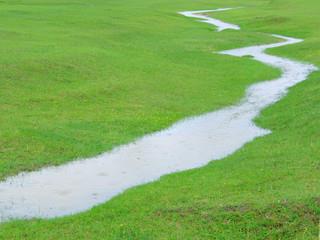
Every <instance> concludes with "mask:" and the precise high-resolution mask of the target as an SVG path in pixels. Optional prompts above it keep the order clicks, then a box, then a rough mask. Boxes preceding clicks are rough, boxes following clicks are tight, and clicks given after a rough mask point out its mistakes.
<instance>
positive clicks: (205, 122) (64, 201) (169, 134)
mask: <svg viewBox="0 0 320 240" xmlns="http://www.w3.org/2000/svg"><path fill="white" fill-rule="evenodd" d="M223 10H228V9H218V10H212V11H223ZM205 12H209V11H195V12H182V13H181V14H183V15H185V16H190V17H197V18H200V19H205V22H207V23H209V24H213V25H216V26H217V27H218V30H224V29H239V27H238V26H236V25H233V24H228V23H224V22H222V21H219V20H216V19H212V18H209V17H207V16H205V17H203V16H202V15H201V13H205ZM274 36H275V37H277V38H281V39H282V40H283V42H281V43H276V44H268V45H260V46H252V47H246V48H240V49H233V50H227V51H222V52H220V54H226V55H231V56H236V57H241V56H247V55H251V56H252V57H253V58H254V59H256V60H257V61H260V62H263V63H265V64H268V65H271V66H273V67H277V68H279V69H281V70H282V75H281V77H280V78H277V79H275V80H272V81H265V82H262V83H258V84H254V85H252V86H250V87H249V89H248V90H247V92H246V96H245V97H244V98H243V100H242V101H241V102H240V103H239V104H237V105H234V106H231V107H227V108H224V109H221V110H219V111H215V112H211V113H207V114H204V115H201V116H199V117H194V118H189V119H186V120H184V121H180V122H178V123H176V124H174V125H173V126H171V127H170V128H168V129H166V130H164V131H161V132H157V133H155V134H151V135H147V136H145V137H143V138H141V139H139V140H137V141H135V142H134V143H131V144H128V145H124V146H121V147H119V148H117V149H114V150H113V151H111V152H107V153H105V154H102V155H100V156H97V157H94V158H89V159H83V160H78V161H74V162H71V163H69V164H66V165H62V166H59V167H49V168H44V169H42V170H39V171H35V172H30V173H21V174H19V175H18V176H15V177H10V178H8V179H6V180H5V181H3V182H1V183H0V221H7V220H9V219H12V218H14V219H17V218H23V219H24V218H34V217H40V218H51V217H58V216H64V215H69V214H74V213H77V212H81V211H85V210H87V209H90V208H91V207H93V206H95V205H97V204H100V203H103V202H106V201H107V200H109V199H110V198H112V197H114V196H115V195H117V194H119V193H121V192H123V191H124V190H126V189H128V188H130V187H133V186H136V185H140V184H143V183H147V182H150V181H153V180H156V179H158V178H159V177H160V176H162V175H165V174H168V173H173V172H178V171H182V170H186V169H192V168H196V167H201V166H203V165H205V164H207V163H208V162H210V161H211V160H217V159H222V158H224V157H226V156H228V155H230V154H232V153H233V152H235V151H236V150H238V149H239V148H241V147H242V146H243V145H244V144H246V143H248V142H250V141H252V140H253V139H254V138H256V137H259V136H263V135H266V134H268V133H270V131H269V130H265V129H262V128H259V127H257V126H256V125H255V124H254V123H253V122H252V120H253V119H254V118H255V117H256V116H257V115H258V114H259V113H260V111H261V110H262V109H263V108H265V107H267V106H269V105H271V104H273V103H275V102H276V101H278V100H280V98H281V97H283V96H284V95H285V94H286V92H287V89H288V88H289V87H291V86H293V85H295V84H297V83H299V82H301V81H303V80H305V79H306V78H307V77H308V75H309V74H310V73H311V72H312V71H314V70H316V67H314V66H313V65H311V64H304V63H299V62H295V61H292V60H289V59H285V58H281V57H276V56H271V55H268V54H266V53H264V50H266V49H268V48H275V47H281V46H285V45H288V44H295V43H299V42H301V41H302V40H300V39H295V38H289V37H284V36H279V35H274Z"/></svg>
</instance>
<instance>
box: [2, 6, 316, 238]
mask: <svg viewBox="0 0 320 240" xmlns="http://www.w3.org/2000/svg"><path fill="white" fill-rule="evenodd" d="M232 6H237V7H238V6H242V7H244V8H242V9H238V10H233V11H229V12H221V13H214V14H212V16H215V17H216V18H220V19H223V20H226V21H228V22H231V23H235V24H239V25H240V26H241V28H242V30H241V31H225V32H220V33H217V32H214V31H213V29H214V27H212V26H210V25H206V24H204V23H199V22H197V21H195V20H194V19H190V18H185V17H183V16H181V15H178V14H177V12H178V11H184V10H197V9H199V10H201V9H214V8H218V7H232ZM319 12H320V2H319V1H318V0H214V1H209V0H199V1H194V0H151V1H147V0H122V1H119V0H104V1H102V0H92V1H84V0H68V1H67V0H28V1H27V0H4V1H1V2H0V43H1V44H0V69H1V71H0V84H1V88H0V96H1V97H0V103H1V104H0V110H1V117H0V179H4V178H5V177H7V176H11V175H14V174H17V173H18V172H21V171H30V170H35V169H39V168H40V167H43V166H49V165H58V164H62V163H64V162H67V161H70V160H73V159H75V158H81V157H88V156H94V155H96V154H98V153H101V152H104V151H107V150H110V149H111V148H112V147H114V146H117V145H120V144H123V143H127V142H130V141H132V140H133V139H136V138H137V137H139V136H143V135H144V134H146V133H150V132H154V131H157V130H160V129H163V128H165V127H167V126H170V124H172V123H174V122H175V121H177V120H179V119H182V118H184V117H187V116H193V115H197V114H200V113H204V112H208V111H212V110H215V109H218V108H221V107H223V106H227V105H230V104H232V103H236V102H237V101H238V100H239V99H240V98H241V97H242V96H243V95H244V90H245V88H246V87H247V86H248V85H250V84H252V83H254V82H257V81H261V80H268V79H272V78H275V77H277V76H278V75H279V71H278V70H275V69H271V68H270V67H267V66H265V65H263V64H261V63H258V62H255V61H253V60H251V59H250V58H241V59H239V58H233V57H229V56H222V55H217V54H212V52H213V51H218V50H223V49H231V48H236V47H241V46H249V45H253V44H259V43H270V42H275V41H277V40H276V39H274V38H272V37H270V36H269V35H267V34H266V33H277V34H283V35H287V36H292V37H299V38H304V39H305V42H303V43H301V44H298V45H292V46H286V47H282V48H278V49H273V50H272V51H270V52H272V53H273V54H277V55H280V56H286V57H290V58H292V59H297V60H301V61H306V62H310V63H313V64H315V65H317V66H320V48H319V46H320V28H319V26H320V17H319V16H318V15H319ZM319 80H320V73H319V72H316V73H314V74H312V75H311V77H310V79H308V80H307V81H305V82H303V83H301V84H299V85H298V86H296V87H294V88H292V89H291V90H290V93H289V94H288V96H287V97H286V98H285V99H284V100H282V101H281V102H279V103H277V104H275V105H274V106H272V107H270V108H268V109H266V110H265V111H264V112H263V114H262V115H261V116H260V117H259V118H258V119H257V120H256V122H257V123H258V124H259V125H260V126H263V127H265V128H268V129H271V130H272V131H273V133H272V134H271V135H268V136H266V137H263V138H259V139H257V140H255V141H254V142H252V143H250V144H247V145H246V146H245V147H244V148H243V149H241V150H240V151H238V152H237V153H236V154H234V155H232V156H230V157H228V158H226V159H223V160H221V161H216V162H212V163H211V164H209V165H208V166H206V167H203V168H201V169H195V170H191V171H186V172H182V173H177V174H172V175H168V176H165V177H163V178H161V180H159V181H157V182H154V183H151V184H147V185H144V186H140V187H136V188H134V189H131V190H128V191H126V192H125V193H124V194H122V195H120V196H118V197H116V198H114V199H113V200H111V201H109V202H107V203H105V204H103V205H100V206H98V207H95V208H93V209H92V210H90V211H87V212H85V213H81V214H77V215H74V216H70V217H65V218H59V219H53V220H32V221H13V222H10V223H5V224H1V225H0V239H32V240H34V239H139V240H140V239H219V240H220V239H250V240H251V239H318V234H319V219H320V218H319V216H320V183H319V170H320V161H319V159H320V157H319V156H320V131H319V127H320V118H319V116H320V94H319V92H320V85H319ZM0 199H1V193H0Z"/></svg>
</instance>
